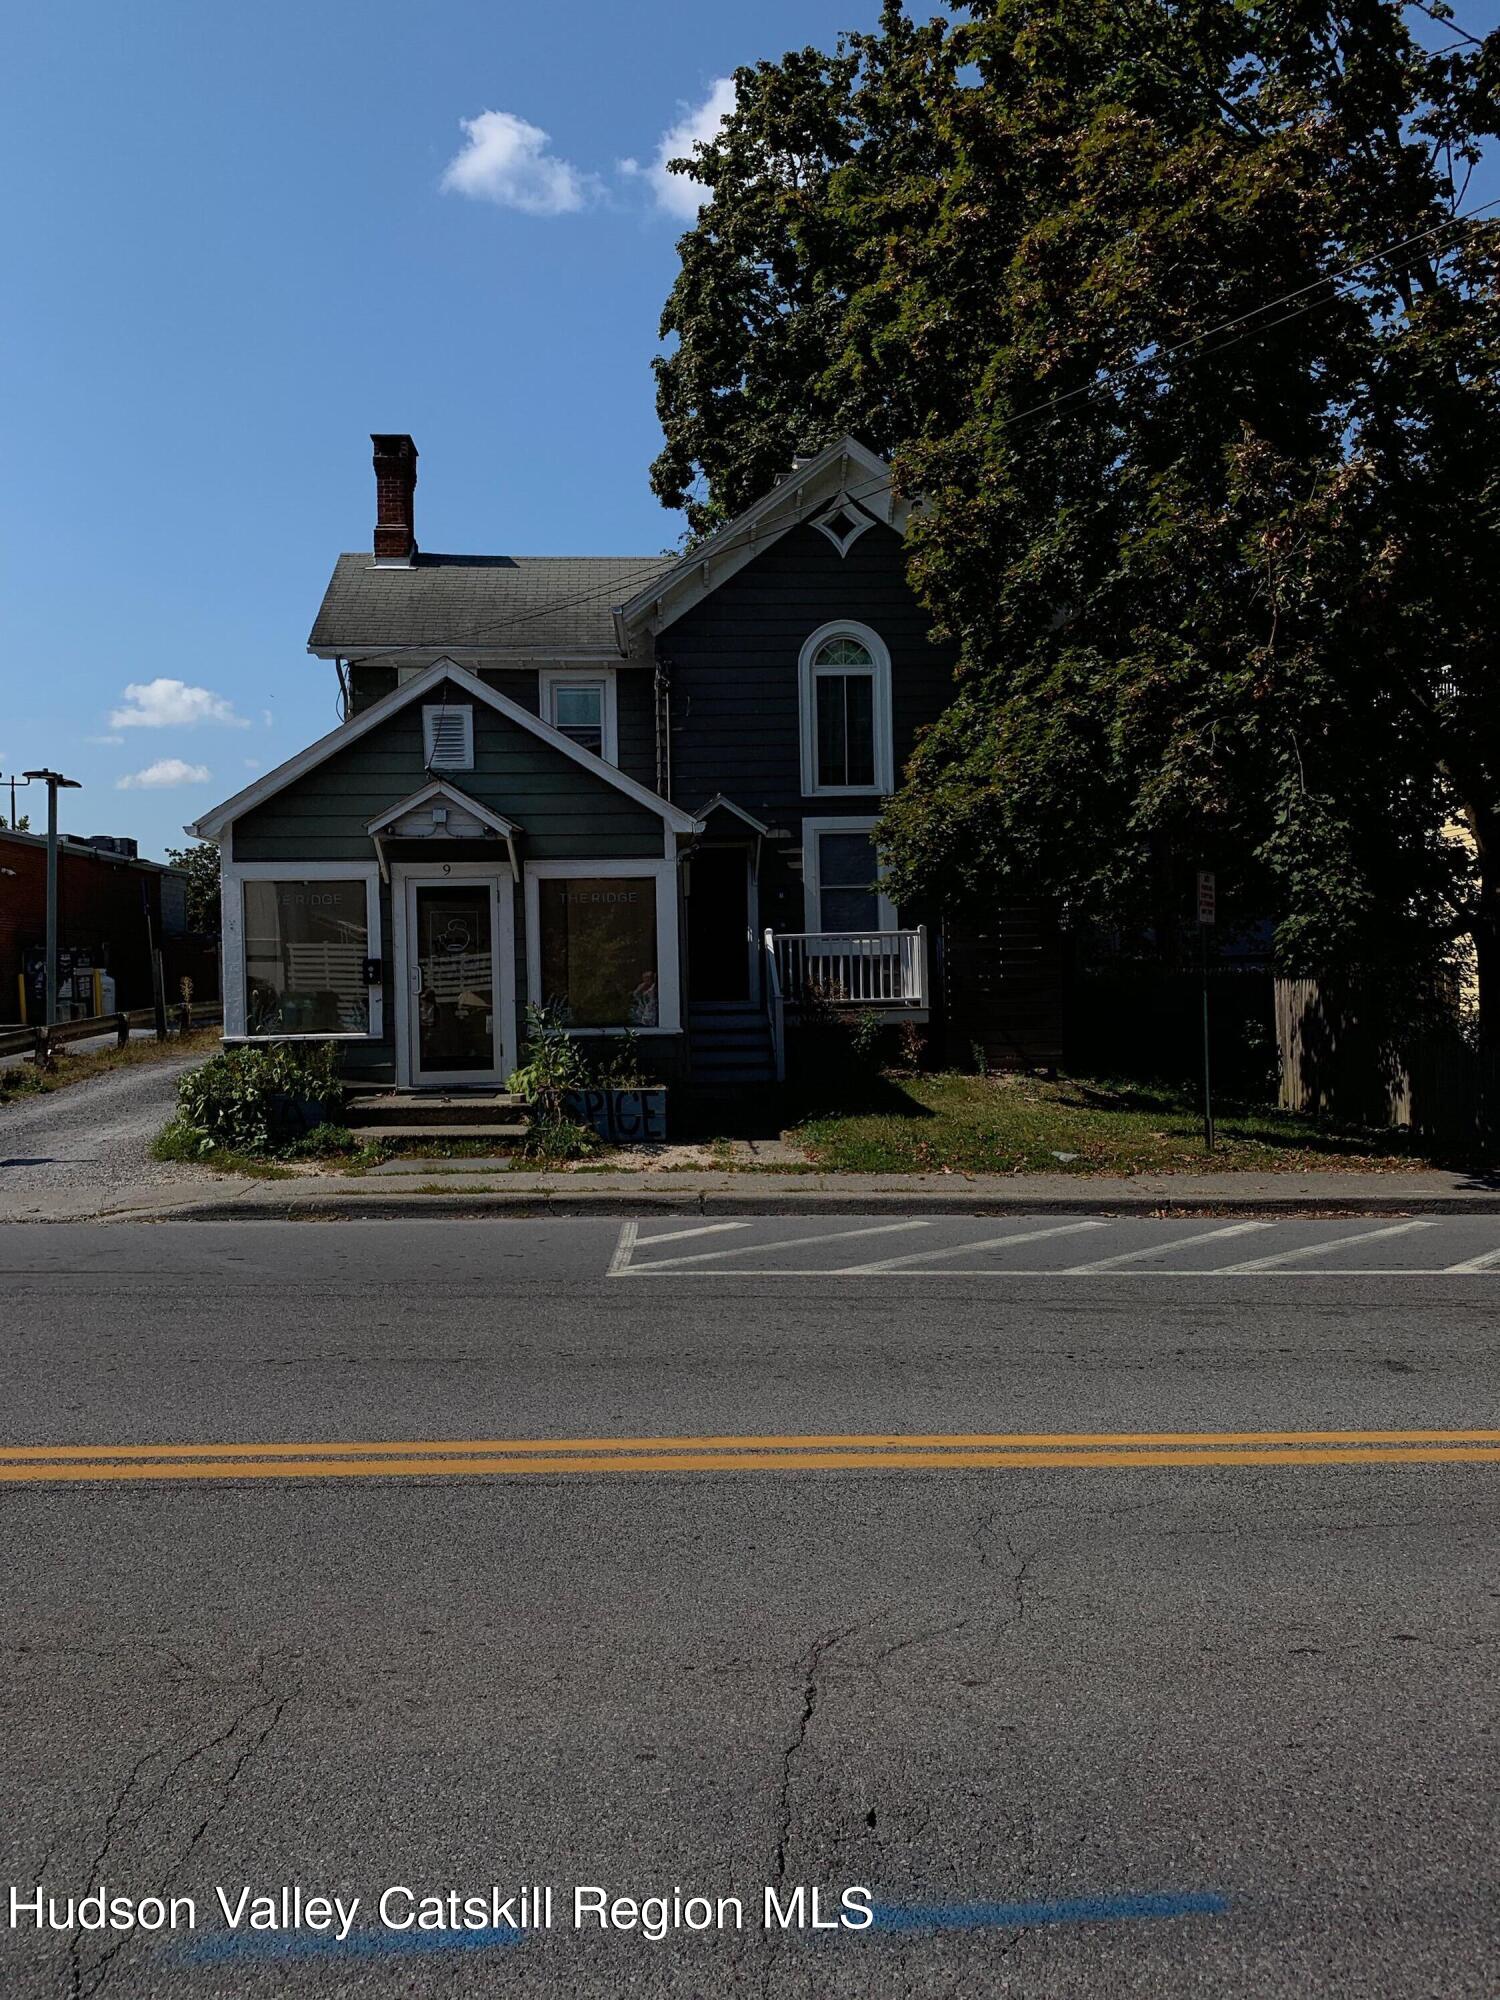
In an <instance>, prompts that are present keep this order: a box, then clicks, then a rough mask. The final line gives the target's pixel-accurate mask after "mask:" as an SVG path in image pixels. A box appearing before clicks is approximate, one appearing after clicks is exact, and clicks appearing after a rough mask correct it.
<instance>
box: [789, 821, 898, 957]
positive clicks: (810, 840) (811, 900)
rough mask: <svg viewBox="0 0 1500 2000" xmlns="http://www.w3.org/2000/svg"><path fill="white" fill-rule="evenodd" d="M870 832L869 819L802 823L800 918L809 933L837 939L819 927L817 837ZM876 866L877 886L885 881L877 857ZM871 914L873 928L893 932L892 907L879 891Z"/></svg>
mask: <svg viewBox="0 0 1500 2000" xmlns="http://www.w3.org/2000/svg"><path fill="white" fill-rule="evenodd" d="M874 831H875V821H874V820H873V819H855V818H851V817H848V816H845V815H841V816H840V817H839V818H837V819H805V820H803V822H802V889H803V911H802V917H803V923H804V924H805V926H806V928H807V929H808V930H809V931H818V932H824V934H825V935H837V933H832V932H826V931H825V927H824V923H823V885H822V882H821V880H820V878H819V872H818V836H819V834H823V833H873V832H874ZM877 863H878V866H879V873H878V874H877V876H876V878H875V879H876V881H877V882H880V881H883V880H884V877H885V866H884V863H880V862H879V861H878V857H877ZM840 886H841V887H842V886H843V885H842V884H840ZM875 910H876V918H877V928H879V929H880V930H883V931H893V930H896V929H897V928H898V924H897V910H896V905H895V904H894V903H893V902H892V901H891V899H890V897H889V896H887V895H886V894H884V892H883V891H879V890H877V892H876V902H875ZM814 918H816V922H814V921H813V919H814Z"/></svg>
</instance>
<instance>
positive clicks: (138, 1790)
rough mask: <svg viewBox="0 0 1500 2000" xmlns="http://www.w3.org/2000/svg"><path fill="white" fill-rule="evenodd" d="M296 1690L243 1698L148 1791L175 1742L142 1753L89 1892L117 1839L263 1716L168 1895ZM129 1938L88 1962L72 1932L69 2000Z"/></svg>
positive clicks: (109, 1964) (113, 1810)
mask: <svg viewBox="0 0 1500 2000" xmlns="http://www.w3.org/2000/svg"><path fill="white" fill-rule="evenodd" d="M265 1668H266V1663H265V1659H264V1657H262V1658H261V1660H260V1661H259V1663H258V1674H259V1678H260V1680H261V1683H262V1686H264V1682H265ZM294 1692H295V1691H294ZM294 1692H293V1693H287V1694H280V1695H278V1694H272V1693H269V1692H264V1693H261V1694H259V1695H257V1696H256V1698H255V1699H254V1700H253V1701H248V1702H245V1703H244V1704H243V1705H242V1706H241V1707H240V1708H238V1709H237V1710H236V1711H235V1713H234V1715H233V1717H232V1718H231V1720H230V1721H229V1722H228V1723H226V1724H225V1726H224V1727H223V1728H222V1729H219V1730H218V1731H216V1732H215V1734H214V1735H212V1736H209V1737H207V1738H205V1740H204V1741H203V1742H201V1743H195V1744H194V1745H193V1746H192V1747H191V1748H190V1749H188V1750H186V1751H184V1752H183V1753H182V1754H181V1755H180V1756H179V1757H177V1758H176V1759H175V1760H174V1761H173V1762H172V1763H171V1764H169V1765H168V1767H167V1769H166V1770H165V1771H164V1772H163V1774H162V1776H161V1778H160V1779H159V1780H158V1781H157V1782H156V1784H155V1786H154V1789H152V1790H151V1791H149V1793H148V1792H146V1791H145V1788H144V1786H143V1782H142V1781H143V1778H144V1774H145V1772H146V1771H147V1769H148V1767H149V1766H150V1765H152V1764H153V1763H155V1762H156V1761H157V1760H158V1759H161V1758H164V1757H166V1756H167V1755H168V1754H169V1751H170V1748H171V1746H170V1744H168V1743H161V1744H158V1745H156V1746H155V1747H154V1748H153V1749H150V1750H147V1751H146V1752H145V1753H144V1754H143V1755H142V1756H141V1757H138V1758H137V1759H136V1761H135V1763H134V1764H133V1765H132V1766H131V1768H130V1771H129V1772H128V1773H127V1775H126V1777H125V1780H124V1783H123V1784H122V1785H120V1787H119V1788H118V1790H117V1791H116V1793H115V1795H114V1798H113V1799H112V1800H111V1802H110V1806H109V1810H108V1811H107V1813H106V1814H105V1817H104V1826H103V1831H102V1834H101V1837H100V1842H99V1846H98V1850H97V1852H96V1853H95V1855H94V1857H93V1860H92V1861H91V1862H90V1864H89V1867H88V1869H87V1871H86V1873H85V1875H84V1878H83V1887H84V1889H85V1890H86V1891H87V1890H88V1889H90V1888H92V1887H93V1886H94V1885H95V1884H97V1883H99V1882H101V1881H103V1879H104V1871H105V1866H106V1863H107V1862H108V1861H109V1859H110V1856H111V1855H112V1854H113V1852H114V1850H115V1847H116V1843H117V1841H118V1840H119V1839H120V1838H121V1836H122V1835H123V1834H124V1833H125V1832H127V1831H133V1830H134V1829H136V1828H138V1827H140V1826H141V1825H142V1824H143V1823H144V1822H145V1821H146V1819H147V1818H148V1817H149V1816H150V1814H151V1813H153V1812H155V1811H156V1810H157V1809H158V1808H160V1807H162V1806H164V1805H166V1804H167V1802H168V1800H169V1797H170V1794H171V1793H172V1791H173V1788H174V1787H175V1786H176V1784H177V1782H178V1780H179V1779H180V1778H181V1777H182V1776H183V1775H184V1773H191V1772H192V1771H193V1769H194V1766H196V1765H197V1764H199V1763H200V1762H201V1761H202V1760H203V1759H204V1758H205V1757H210V1756H212V1755H213V1753H214V1752H215V1751H219V1750H228V1749H230V1747H231V1746H234V1745H235V1743H236V1738H239V1737H241V1735H242V1734H243V1733H244V1732H246V1731H247V1730H250V1729H251V1728H252V1725H254V1724H255V1723H256V1722H257V1719H259V1727H257V1728H254V1730H253V1733H252V1734H251V1735H250V1736H249V1740H248V1741H246V1742H244V1743H242V1744H240V1745H239V1746H238V1747H235V1748H234V1750H233V1755H232V1758H231V1761H230V1763H229V1766H228V1769H227V1770H226V1771H225V1772H224V1774H223V1775H222V1777H220V1778H218V1779H217V1780H216V1781H215V1782H213V1785H212V1791H211V1794H210V1798H209V1802H208V1804H207V1808H206V1810H204V1811H203V1813H202V1817H201V1818H200V1819H199V1820H198V1822H197V1824H196V1825H195V1826H194V1827H193V1829H192V1831H191V1832H190V1833H189V1834H188V1836H187V1838H186V1840H185V1841H184V1842H182V1843H181V1845H180V1846H179V1848H178V1850H177V1852H176V1853H175V1854H174V1855H173V1856H172V1858H171V1859H170V1861H169V1862H168V1864H167V1866H166V1868H165V1870H164V1872H163V1874H162V1877H161V1880H160V1882H159V1884H158V1886H157V1887H156V1888H155V1889H154V1891H153V1893H154V1894H157V1895H159V1896H161V1897H162V1898H163V1899H164V1900H165V1899H167V1898H169V1897H170V1896H171V1894H172V1892H173V1890H174V1888H175V1887H176V1885H177V1883H178V1881H179V1880H180V1878H181V1875H182V1871H183V1870H184V1869H185V1868H186V1867H187V1865H188V1862H189V1861H190V1860H191V1858H192V1856H193V1854H194V1852H195V1851H196V1849H197V1848H198V1846H199V1844H200V1843H201V1842H202V1840H203V1839H204V1837H205V1836H206V1834H207V1833H208V1831H209V1828H210V1827H211V1826H212V1825H213V1823H214V1821H215V1820H216V1819H217V1818H218V1816H219V1814H220V1813H221V1812H222V1811H223V1810H224V1808H225V1807H226V1806H227V1805H228V1804H229V1801H230V1797H231V1795H232V1794H233V1792H234V1790H235V1788H236V1786H237V1785H238V1784H239V1782H240V1780H241V1779H242V1778H243V1777H244V1775H245V1773H246V1771H247V1770H249V1768H250V1766H251V1765H252V1764H253V1763H254V1762H255V1760H256V1758H257V1757H259V1755H260V1753H261V1752H262V1751H263V1750H264V1749H265V1747H266V1745H267V1743H269V1742H270V1740H271V1738H272V1736H273V1735H274V1734H275V1733H276V1731H277V1729H278V1728H279V1727H280V1725H281V1721H282V1718H283V1716H284V1715H285V1714H286V1711H287V1709H288V1708H289V1707H290V1705H291V1703H292V1700H293V1699H294ZM137 1797H139V1805H138V1808H137V1809H136V1810H135V1811H134V1812H132V1813H131V1815H130V1817H129V1819H128V1821H127V1819H126V1812H127V1808H129V1807H130V1806H131V1804H132V1801H133V1800H135V1799H137ZM129 1939H130V1934H129V1933H126V1934H125V1935H123V1936H121V1937H120V1938H119V1939H118V1940H117V1941H116V1942H114V1943H112V1944H109V1945H106V1946H105V1947H104V1949H103V1950H102V1951H100V1952H99V1954H98V1955H97V1957H95V1958H94V1959H92V1960H91V1961H90V1962H89V1964H87V1965H85V1964H84V1961H83V1935H82V1933H81V1932H79V1931H77V1930H74V1931H73V1932H72V1933H71V1934H70V1935H69V1939H68V1996H69V2000H93V1996H94V1995H95V1994H97V1993H98V1992H99V1991H100V1989H101V1988H102V1987H103V1985H104V1983H105V1981H106V1980H107V1979H108V1978H109V1975H110V1973H111V1971H112V1969H113V1966H114V1962H115V1959H116V1957H117V1956H118V1954H119V1953H120V1952H121V1951H123V1950H124V1948H125V1945H126V1944H127V1943H128V1942H129Z"/></svg>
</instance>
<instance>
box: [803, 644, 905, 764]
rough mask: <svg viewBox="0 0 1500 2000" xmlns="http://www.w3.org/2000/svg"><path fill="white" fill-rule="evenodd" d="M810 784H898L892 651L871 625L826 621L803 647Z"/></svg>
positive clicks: (805, 753) (805, 748)
mask: <svg viewBox="0 0 1500 2000" xmlns="http://www.w3.org/2000/svg"><path fill="white" fill-rule="evenodd" d="M799 672H800V682H801V713H802V790H803V793H804V794H805V795H807V796H810V797H816V796H819V795H821V794H825V793H844V794H847V793H851V792H854V793H857V792H874V793H883V792H889V791H891V790H892V789H893V774H892V757H891V668H890V656H889V654H888V653H887V652H886V649H885V647H884V645H883V644H882V643H881V641H880V639H879V638H878V637H877V635H876V634H875V633H874V632H872V631H870V630H869V628H868V627H866V626H863V625H852V624H851V625H831V626H823V627H822V628H821V629H820V630H819V631H817V632H815V633H814V634H813V635H812V637H811V638H810V639H809V640H808V641H807V643H806V645H805V646H804V647H803V648H802V657H801V661H800V666H799Z"/></svg>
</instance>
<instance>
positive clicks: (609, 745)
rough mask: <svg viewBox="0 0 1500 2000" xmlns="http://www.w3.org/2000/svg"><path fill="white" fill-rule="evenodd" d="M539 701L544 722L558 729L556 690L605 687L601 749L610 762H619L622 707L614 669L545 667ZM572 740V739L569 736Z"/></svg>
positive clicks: (602, 754) (602, 706)
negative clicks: (554, 699) (553, 703)
mask: <svg viewBox="0 0 1500 2000" xmlns="http://www.w3.org/2000/svg"><path fill="white" fill-rule="evenodd" d="M538 678H539V681H540V690H539V700H540V706H541V712H542V720H543V722H547V723H550V724H551V725H552V727H553V728H554V729H556V728H557V717H556V716H555V715H554V713H553V709H552V693H553V690H554V689H555V688H560V687H601V686H602V687H603V689H604V700H603V702H602V704H601V709H602V714H603V721H604V747H603V749H602V750H601V751H600V752H599V755H600V756H601V757H603V759H604V761H605V763H606V764H616V765H618V763H619V761H620V710H619V700H618V696H617V693H616V688H615V676H614V673H613V671H612V669H610V668H608V667H599V668H595V669H593V670H592V671H590V670H589V669H587V668H584V667H543V668H542V669H541V672H540V675H539V677H538ZM569 741H570V742H571V741H572V738H571V737H570V738H569Z"/></svg>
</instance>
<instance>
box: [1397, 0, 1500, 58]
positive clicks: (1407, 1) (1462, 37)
mask: <svg viewBox="0 0 1500 2000" xmlns="http://www.w3.org/2000/svg"><path fill="white" fill-rule="evenodd" d="M1402 4H1403V5H1404V6H1407V7H1415V8H1416V10H1417V12H1418V13H1419V14H1425V15H1426V16H1427V18H1428V20H1429V21H1436V22H1437V24H1438V26H1439V27H1440V28H1451V29H1452V30H1453V33H1454V34H1455V35H1457V36H1458V39H1459V41H1461V42H1471V43H1472V44H1473V45H1474V47H1475V48H1476V49H1482V48H1483V47H1484V42H1483V40H1482V38H1481V37H1480V36H1478V35H1471V34H1470V33H1469V31H1468V29H1467V28H1461V27H1460V26H1459V25H1458V23H1457V21H1455V20H1454V19H1453V17H1452V16H1451V15H1450V14H1440V13H1439V12H1438V11H1437V9H1436V8H1435V7H1428V6H1426V5H1425V4H1424V0H1402ZM1456 46H1457V44H1456V43H1453V42H1450V43H1449V45H1448V47H1449V48H1454V47H1456ZM1423 53H1424V54H1426V55H1434V56H1441V55H1446V54H1447V53H1448V50H1447V49H1427V50H1424V52H1423Z"/></svg>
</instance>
